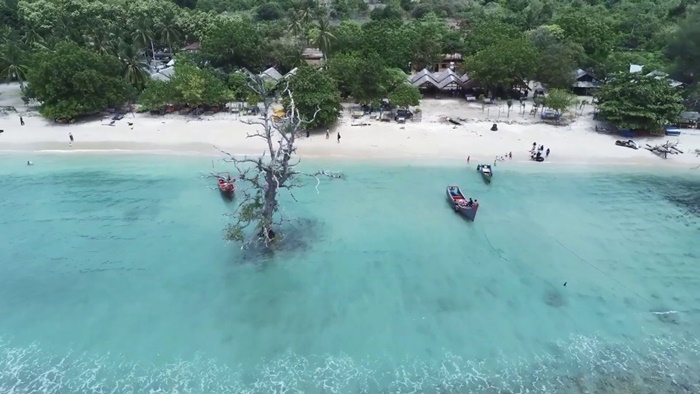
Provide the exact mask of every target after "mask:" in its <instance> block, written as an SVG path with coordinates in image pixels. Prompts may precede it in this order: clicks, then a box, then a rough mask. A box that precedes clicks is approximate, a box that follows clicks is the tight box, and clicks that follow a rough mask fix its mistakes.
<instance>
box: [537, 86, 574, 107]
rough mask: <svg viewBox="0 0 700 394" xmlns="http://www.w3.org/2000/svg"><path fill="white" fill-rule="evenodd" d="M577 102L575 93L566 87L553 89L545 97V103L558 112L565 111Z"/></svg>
mask: <svg viewBox="0 0 700 394" xmlns="http://www.w3.org/2000/svg"><path fill="white" fill-rule="evenodd" d="M575 102H576V98H575V97H574V95H573V94H571V93H569V92H568V91H566V90H564V89H551V90H550V91H549V93H548V94H547V97H546V98H545V101H544V104H545V105H546V106H547V107H548V108H551V109H553V110H555V111H557V112H564V111H566V110H567V109H569V108H571V106H573V105H574V103H575Z"/></svg>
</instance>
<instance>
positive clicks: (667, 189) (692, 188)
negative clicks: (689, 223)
mask: <svg viewBox="0 0 700 394" xmlns="http://www.w3.org/2000/svg"><path fill="white" fill-rule="evenodd" d="M661 186H662V187H663V190H664V192H663V195H664V197H665V198H666V199H667V200H668V201H670V202H672V203H674V204H675V205H677V206H678V207H680V208H681V209H682V210H683V211H685V212H687V213H688V214H690V215H692V216H694V217H695V219H698V218H700V181H690V180H688V179H682V180H676V179H674V180H673V183H672V184H669V183H667V184H664V185H661ZM679 219H680V218H679ZM685 219H688V218H685ZM681 220H682V219H681ZM695 222H697V220H695Z"/></svg>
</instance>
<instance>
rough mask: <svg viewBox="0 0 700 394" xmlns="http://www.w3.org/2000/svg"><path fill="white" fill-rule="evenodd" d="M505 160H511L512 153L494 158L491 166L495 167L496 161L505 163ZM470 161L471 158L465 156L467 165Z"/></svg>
mask: <svg viewBox="0 0 700 394" xmlns="http://www.w3.org/2000/svg"><path fill="white" fill-rule="evenodd" d="M506 158H507V159H510V160H512V159H513V152H508V153H506V154H505V155H503V156H496V158H495V159H494V160H493V166H494V167H496V162H497V161H506ZM471 159H472V157H471V156H467V164H469V161H471Z"/></svg>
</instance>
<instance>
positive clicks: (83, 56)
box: [27, 42, 129, 119]
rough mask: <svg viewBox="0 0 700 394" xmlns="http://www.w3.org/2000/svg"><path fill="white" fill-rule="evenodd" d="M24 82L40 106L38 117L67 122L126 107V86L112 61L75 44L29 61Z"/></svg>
mask: <svg viewBox="0 0 700 394" xmlns="http://www.w3.org/2000/svg"><path fill="white" fill-rule="evenodd" d="M27 82H29V85H30V86H31V91H32V92H33V94H34V95H35V96H36V97H35V98H36V99H37V100H39V101H40V102H41V103H42V105H41V109H40V112H41V114H42V115H44V116H46V117H48V118H53V119H71V118H74V117H76V116H78V115H83V114H93V113H96V112H99V111H102V110H104V109H105V108H109V107H114V106H120V105H123V104H125V103H126V101H127V99H128V96H129V84H128V82H127V81H126V80H125V79H124V78H123V77H122V65H121V64H120V62H119V60H118V59H117V58H115V57H112V56H108V55H101V54H98V53H96V52H93V51H90V50H88V49H85V48H81V47H80V46H78V45H77V44H75V43H71V42H63V43H60V44H57V45H56V47H55V48H54V50H53V51H41V52H38V53H36V54H35V55H34V56H33V58H32V59H31V64H30V67H29V72H28V73H27Z"/></svg>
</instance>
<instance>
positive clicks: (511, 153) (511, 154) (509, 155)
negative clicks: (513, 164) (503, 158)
mask: <svg viewBox="0 0 700 394" xmlns="http://www.w3.org/2000/svg"><path fill="white" fill-rule="evenodd" d="M508 158H509V159H511V160H513V152H508Z"/></svg>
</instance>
